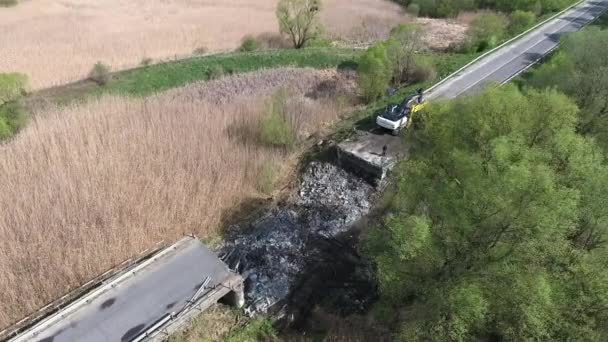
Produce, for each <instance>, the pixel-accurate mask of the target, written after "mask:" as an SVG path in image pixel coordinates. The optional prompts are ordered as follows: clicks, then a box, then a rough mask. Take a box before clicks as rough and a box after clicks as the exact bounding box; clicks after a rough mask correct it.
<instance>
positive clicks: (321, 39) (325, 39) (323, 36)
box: [304, 27, 332, 48]
mask: <svg viewBox="0 0 608 342" xmlns="http://www.w3.org/2000/svg"><path fill="white" fill-rule="evenodd" d="M318 31H319V32H318V33H317V34H316V35H315V36H314V37H312V38H311V39H310V40H308V41H306V43H305V44H304V46H305V47H316V48H323V47H331V46H332V40H331V38H330V37H329V35H328V34H327V32H325V30H323V28H321V27H319V29H318Z"/></svg>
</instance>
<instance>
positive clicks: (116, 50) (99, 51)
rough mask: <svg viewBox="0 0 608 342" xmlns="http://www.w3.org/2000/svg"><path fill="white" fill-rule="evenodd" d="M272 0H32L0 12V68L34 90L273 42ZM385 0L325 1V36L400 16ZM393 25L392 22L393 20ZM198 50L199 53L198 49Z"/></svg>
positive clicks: (275, 26)
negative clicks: (100, 72) (96, 68)
mask: <svg viewBox="0 0 608 342" xmlns="http://www.w3.org/2000/svg"><path fill="white" fill-rule="evenodd" d="M276 3H277V0H217V1H208V0H163V1H161V0H132V1H122V0H105V1H98V0H36V1H24V2H22V3H20V4H19V6H16V7H14V8H9V9H5V10H3V11H0V32H2V34H0V46H1V47H2V48H1V49H0V70H6V71H18V72H23V73H25V74H27V75H29V76H30V79H31V83H32V86H33V87H34V89H40V88H46V87H49V86H53V85H59V84H64V83H67V82H71V81H75V80H79V79H82V78H85V77H86V75H87V73H88V72H89V71H90V70H91V68H92V67H93V64H95V63H96V62H98V61H101V62H103V63H105V64H107V65H109V66H110V67H111V68H112V70H119V69H123V68H126V67H133V66H137V65H139V64H140V62H141V61H142V60H144V59H150V58H151V59H153V60H155V61H157V60H162V59H168V58H173V57H176V56H178V57H179V56H186V55H190V54H192V53H193V52H194V51H195V50H197V51H198V52H201V51H204V52H205V53H210V52H214V51H221V50H227V49H228V50H232V49H235V48H237V47H238V46H239V45H240V43H241V40H242V39H243V37H244V36H246V35H252V36H254V37H260V36H261V37H260V40H261V41H262V43H261V45H262V46H263V47H283V46H285V42H284V41H283V40H281V39H280V38H277V36H276V33H278V24H277V21H276V18H275V8H276ZM396 10H398V6H396V5H395V4H393V3H391V2H390V1H387V0H356V1H351V0H326V4H325V9H324V11H323V23H324V24H325V25H326V26H327V27H328V28H329V30H330V31H332V32H333V30H338V31H339V30H342V29H343V28H344V27H351V28H352V27H353V26H356V25H358V24H359V22H358V21H357V20H358V19H356V18H360V17H365V16H371V17H373V18H378V20H384V19H383V18H386V17H388V18H394V17H399V14H395V13H397V12H395V11H396ZM391 22H394V21H391ZM202 48H204V49H202Z"/></svg>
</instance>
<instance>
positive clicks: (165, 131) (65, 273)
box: [0, 69, 347, 326]
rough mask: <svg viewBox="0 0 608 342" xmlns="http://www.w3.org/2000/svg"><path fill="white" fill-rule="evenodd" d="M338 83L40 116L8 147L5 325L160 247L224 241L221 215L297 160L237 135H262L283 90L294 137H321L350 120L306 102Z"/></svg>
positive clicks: (258, 79)
mask: <svg viewBox="0 0 608 342" xmlns="http://www.w3.org/2000/svg"><path fill="white" fill-rule="evenodd" d="M334 77H336V74H335V72H327V71H316V70H296V69H284V70H274V71H270V70H269V71H262V72H259V73H256V74H253V75H244V76H235V77H231V78H227V79H221V80H217V81H214V82H210V83H208V84H206V85H196V84H195V85H192V86H189V87H184V88H181V89H179V90H173V91H171V92H168V93H163V94H159V95H158V96H154V97H150V98H146V99H141V98H138V99H133V98H124V97H116V96H106V97H102V98H99V99H97V100H94V101H92V102H90V103H87V104H81V105H72V106H69V107H61V108H60V107H53V108H50V109H48V111H47V112H45V113H39V114H38V115H36V116H35V118H34V119H33V122H32V123H31V124H30V125H29V126H28V127H27V128H26V129H25V130H24V131H22V133H20V134H19V135H18V136H17V137H16V138H15V139H14V140H12V141H10V142H9V143H6V144H4V145H0V178H2V180H3V181H2V183H0V207H2V208H10V210H6V211H4V212H3V214H2V215H1V216H0V303H2V307H1V310H0V326H5V325H7V324H9V323H10V322H12V321H14V320H16V319H18V318H19V317H21V316H23V315H25V314H27V313H28V312H31V311H33V310H35V309H36V308H38V307H40V306H41V305H43V304H44V303H46V302H49V301H51V300H53V299H54V298H57V297H58V296H59V295H60V294H62V293H64V292H66V291H67V290H68V289H71V288H73V287H75V286H78V285H79V284H81V283H83V282H84V281H86V280H87V279H90V278H92V277H94V276H95V275H96V274H98V273H99V272H100V271H102V270H104V269H107V268H109V267H111V266H112V265H115V264H117V263H119V262H121V261H122V260H124V259H126V258H128V257H129V256H131V255H134V254H137V253H138V252H139V251H141V250H143V249H145V248H147V247H149V246H151V245H152V244H154V243H156V242H158V241H160V240H163V239H164V240H171V239H174V238H177V237H179V236H181V235H183V234H185V233H190V232H194V233H196V234H198V235H200V236H203V237H204V236H209V235H211V234H216V233H217V232H218V229H219V228H220V220H221V217H222V213H223V212H224V211H227V210H230V209H231V208H233V207H235V206H238V205H239V204H240V203H241V202H242V201H245V200H246V199H248V198H255V197H258V196H265V195H262V194H260V193H259V191H258V186H259V184H258V182H259V179H260V178H261V177H260V176H261V174H262V172H265V171H264V170H265V168H266V166H267V165H273V167H275V168H276V169H275V171H274V172H275V174H276V175H281V174H285V173H287V172H286V170H284V168H285V165H286V163H285V162H286V161H287V160H289V159H290V158H292V157H293V155H294V153H297V151H293V150H292V151H288V150H285V149H277V148H269V147H266V146H263V145H261V144H259V143H258V142H257V141H256V139H255V138H254V139H250V138H248V137H247V136H245V135H244V134H243V133H242V132H243V131H239V130H236V131H235V130H234V128H235V127H241V128H242V127H246V128H248V130H246V131H244V132H255V130H256V129H258V125H259V122H260V120H261V118H262V117H264V116H265V115H266V114H267V109H268V106H267V98H266V96H265V95H268V94H271V93H272V92H273V91H274V89H273V87H274V88H275V89H276V87H277V86H279V85H280V86H283V87H286V88H287V89H288V90H289V92H290V93H291V96H290V98H289V106H288V112H289V115H290V123H291V124H293V128H294V130H295V131H297V132H298V133H300V134H303V135H307V134H309V132H313V131H317V130H319V129H320V128H322V127H324V126H325V125H326V124H327V123H328V122H332V121H335V120H336V119H337V118H338V116H339V115H340V112H341V111H340V109H339V108H338V105H337V104H336V103H335V101H330V100H328V99H319V100H313V99H310V98H307V97H304V96H303V94H304V93H307V92H309V91H311V90H312V89H314V88H315V87H316V85H317V84H318V83H321V82H323V81H325V80H331V79H333V78H334ZM258 86H259V87H258ZM222 87H223V88H222ZM249 87H251V89H260V91H259V92H256V91H254V90H247V89H249ZM218 89H220V90H218ZM221 89H224V90H221ZM243 93H244V94H247V95H239V94H243ZM208 97H212V98H214V99H216V100H220V101H219V102H218V101H209V100H207V99H208ZM344 109H347V108H344Z"/></svg>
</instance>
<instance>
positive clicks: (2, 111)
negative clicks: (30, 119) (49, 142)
mask: <svg viewBox="0 0 608 342" xmlns="http://www.w3.org/2000/svg"><path fill="white" fill-rule="evenodd" d="M26 123H27V115H26V112H25V109H24V108H23V105H22V104H21V102H20V101H12V102H8V103H5V104H3V105H1V106H0V140H3V139H7V138H10V137H12V136H13V135H14V134H16V133H17V132H19V130H21V129H22V128H23V127H25V124H26Z"/></svg>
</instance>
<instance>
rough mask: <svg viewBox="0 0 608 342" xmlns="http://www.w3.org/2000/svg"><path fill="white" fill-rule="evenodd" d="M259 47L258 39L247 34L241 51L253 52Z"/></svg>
mask: <svg viewBox="0 0 608 342" xmlns="http://www.w3.org/2000/svg"><path fill="white" fill-rule="evenodd" d="M257 49H259V44H258V41H257V40H255V38H254V37H252V36H246V37H245V38H243V41H242V42H241V47H240V48H239V51H240V52H251V51H255V50H257Z"/></svg>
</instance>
